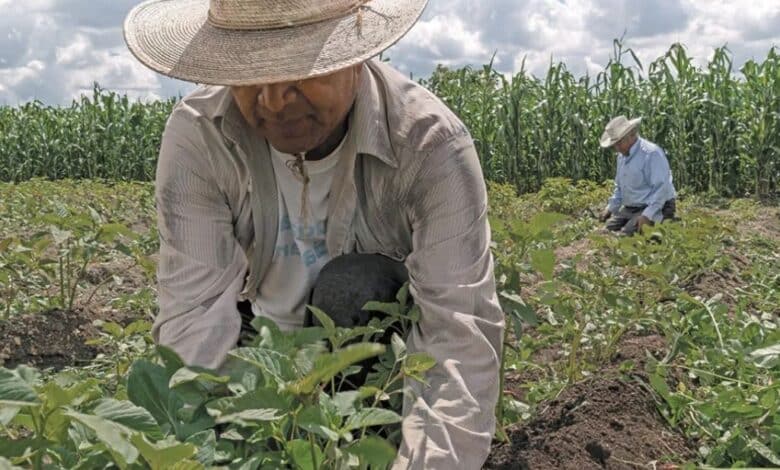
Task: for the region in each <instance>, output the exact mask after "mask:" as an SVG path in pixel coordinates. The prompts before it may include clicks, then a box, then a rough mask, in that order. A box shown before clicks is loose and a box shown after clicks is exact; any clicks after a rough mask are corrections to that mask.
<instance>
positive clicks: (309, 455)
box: [287, 439, 323, 470]
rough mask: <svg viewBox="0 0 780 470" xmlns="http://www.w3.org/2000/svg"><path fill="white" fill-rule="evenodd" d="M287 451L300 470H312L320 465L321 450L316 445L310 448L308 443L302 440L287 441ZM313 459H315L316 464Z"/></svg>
mask: <svg viewBox="0 0 780 470" xmlns="http://www.w3.org/2000/svg"><path fill="white" fill-rule="evenodd" d="M312 447H313V449H312ZM287 451H288V452H289V453H290V455H291V456H292V458H293V462H295V465H296V466H297V467H298V469H300V470H314V469H315V468H320V466H321V465H322V459H323V454H322V449H320V447H319V446H318V445H316V444H315V445H314V446H312V444H310V443H309V441H304V440H302V439H295V440H293V441H289V442H287ZM313 459H316V463H315V461H314V460H313Z"/></svg>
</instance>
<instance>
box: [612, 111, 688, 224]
mask: <svg viewBox="0 0 780 470" xmlns="http://www.w3.org/2000/svg"><path fill="white" fill-rule="evenodd" d="M641 122H642V118H641V117H640V118H636V119H631V120H629V119H627V118H626V117H625V116H618V117H616V118H614V119H612V120H611V121H610V122H609V124H607V128H606V129H605V130H604V134H603V135H602V136H601V142H600V143H601V147H602V148H609V147H612V148H614V150H615V151H616V152H617V154H618V155H617V173H616V175H615V189H614V192H613V193H612V197H611V198H610V199H609V202H608V204H607V208H606V209H604V212H603V213H602V214H601V217H600V218H601V221H602V222H606V223H607V229H609V230H612V231H615V232H617V231H620V232H621V233H622V234H624V235H633V234H634V233H636V232H641V231H642V229H643V227H645V226H648V225H653V224H655V223H657V222H661V221H662V220H664V219H672V218H674V213H675V197H676V192H675V190H674V185H673V184H672V172H671V170H670V169H669V161H668V160H667V159H666V154H665V153H664V151H663V150H662V149H661V147H659V146H657V145H656V144H654V143H652V142H650V141H648V140H646V139H643V138H641V137H640V136H639V124H640V123H641Z"/></svg>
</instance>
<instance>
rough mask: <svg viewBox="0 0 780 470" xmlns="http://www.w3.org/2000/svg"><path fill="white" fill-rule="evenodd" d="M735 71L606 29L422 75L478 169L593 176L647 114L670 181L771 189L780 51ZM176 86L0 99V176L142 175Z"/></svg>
mask: <svg viewBox="0 0 780 470" xmlns="http://www.w3.org/2000/svg"><path fill="white" fill-rule="evenodd" d="M739 72H741V73H739V74H737V73H736V71H735V70H734V66H733V62H732V57H731V54H730V52H729V51H728V50H727V49H726V48H720V49H716V50H715V52H714V54H713V57H712V59H711V60H710V61H709V63H708V64H706V65H705V66H704V67H697V66H696V65H695V64H694V63H693V61H692V59H691V57H690V56H689V55H688V54H687V53H686V50H685V47H684V46H683V45H681V44H675V45H673V46H672V47H671V48H670V49H669V51H668V52H667V53H666V54H664V55H663V56H662V57H659V58H658V59H656V60H655V61H654V62H652V63H651V64H650V65H649V66H648V67H646V68H645V67H644V66H643V65H642V63H641V62H640V61H639V59H638V58H637V57H636V55H635V54H634V53H633V51H632V50H631V49H625V48H624V47H623V44H622V43H621V42H620V41H619V40H616V41H615V43H614V53H613V56H612V59H611V60H610V62H609V63H608V64H607V66H606V67H605V69H604V70H603V71H602V72H601V73H599V74H598V75H596V76H595V77H592V76H587V75H586V76H584V77H579V78H578V77H575V76H574V75H573V74H572V73H571V72H570V71H568V70H567V68H566V65H565V64H563V63H558V64H551V66H550V68H549V70H548V72H547V74H546V75H545V77H544V78H543V79H540V78H536V77H533V76H531V75H530V74H529V73H527V72H526V71H525V70H524V69H523V70H521V71H520V72H519V73H517V74H516V75H515V76H513V77H511V78H509V77H506V76H505V75H503V74H501V73H499V72H497V71H496V70H495V69H494V67H493V66H492V64H488V65H486V66H484V67H482V68H481V69H473V68H470V67H465V68H462V69H458V70H450V69H447V68H445V67H439V68H437V70H436V71H435V72H434V73H433V74H432V75H431V77H429V78H427V79H424V80H421V83H423V84H424V85H425V86H427V87H428V88H429V89H431V90H432V91H433V92H434V93H436V94H437V95H438V96H439V97H441V98H442V100H444V101H445V102H446V103H447V104H448V105H449V106H450V107H451V108H452V109H453V110H454V111H455V112H456V113H457V114H458V115H459V116H460V117H461V119H463V121H464V122H465V123H466V124H467V126H468V127H469V128H470V129H471V132H472V135H473V136H474V139H475V143H476V145H477V150H478V151H479V155H480V158H481V159H482V163H483V167H484V170H485V176H486V177H487V178H488V179H490V180H493V181H497V182H502V183H511V184H513V185H514V186H515V187H516V188H517V189H518V190H519V191H521V192H529V191H536V190H538V189H539V188H540V187H541V185H542V182H543V181H544V180H545V179H546V178H549V177H569V178H572V179H574V180H580V179H590V180H595V181H604V180H607V179H610V178H612V177H613V176H614V158H613V155H612V154H611V152H610V151H605V150H602V149H600V148H599V146H598V139H599V136H600V135H601V132H602V130H603V127H604V125H605V124H606V122H607V121H608V120H609V119H610V118H611V117H613V116H615V115H618V114H626V115H629V116H642V117H644V121H643V125H642V130H641V133H642V135H643V136H645V137H647V138H649V139H650V140H653V141H654V142H656V143H658V144H659V145H661V146H662V147H663V148H664V149H665V150H666V152H667V155H668V156H669V160H670V163H671V165H672V169H673V173H674V178H675V184H676V186H677V187H678V189H681V188H684V189H686V190H688V191H691V192H709V193H713V194H720V195H724V196H743V195H755V196H761V197H771V196H776V195H777V194H778V184H779V183H780V55H779V54H778V51H777V49H776V48H772V49H771V50H770V51H769V53H768V55H767V57H766V59H765V60H764V61H763V62H762V63H759V62H756V61H749V62H747V63H746V64H745V65H744V66H743V67H742V68H741V69H740V71H739ZM174 103H175V100H168V101H162V102H155V103H148V104H142V103H138V102H132V101H130V100H129V99H128V98H127V97H126V96H119V95H117V94H115V93H112V92H105V91H101V90H100V89H99V88H97V87H96V88H95V92H94V94H93V96H92V97H84V98H82V99H81V100H80V101H77V102H74V103H73V104H72V105H71V106H70V107H66V108H60V107H51V106H44V105H43V104H41V103H39V102H33V103H29V104H26V105H24V106H21V107H18V108H9V107H4V108H0V180H2V181H21V180H26V179H29V178H31V177H36V176H37V177H45V178H49V179H59V178H110V179H135V180H149V179H152V178H153V177H154V169H155V163H156V158H157V152H158V148H159V142H160V136H161V133H162V129H163V127H164V125H165V120H166V118H167V116H168V114H169V113H170V110H171V107H172V106H173V104H174Z"/></svg>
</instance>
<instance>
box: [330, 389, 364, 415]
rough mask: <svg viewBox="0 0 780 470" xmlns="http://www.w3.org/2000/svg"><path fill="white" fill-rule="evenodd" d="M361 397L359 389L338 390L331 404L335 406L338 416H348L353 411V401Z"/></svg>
mask: <svg viewBox="0 0 780 470" xmlns="http://www.w3.org/2000/svg"><path fill="white" fill-rule="evenodd" d="M360 397H361V392H360V391H355V390H349V391H346V392H338V393H337V394H336V395H335V396H334V397H333V405H335V407H336V413H338V415H339V416H349V415H351V414H353V413H354V412H355V401H357V400H358V398H360Z"/></svg>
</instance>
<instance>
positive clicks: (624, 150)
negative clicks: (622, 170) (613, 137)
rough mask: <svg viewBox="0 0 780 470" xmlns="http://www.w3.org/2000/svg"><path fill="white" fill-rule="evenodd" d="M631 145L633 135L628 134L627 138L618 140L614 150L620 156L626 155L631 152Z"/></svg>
mask: <svg viewBox="0 0 780 470" xmlns="http://www.w3.org/2000/svg"><path fill="white" fill-rule="evenodd" d="M633 144H634V134H633V133H629V134H628V135H627V136H625V137H623V138H622V139H620V140H618V141H617V143H615V145H614V148H615V150H616V151H618V152H620V154H621V155H628V152H629V151H630V150H631V146H632V145H633Z"/></svg>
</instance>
